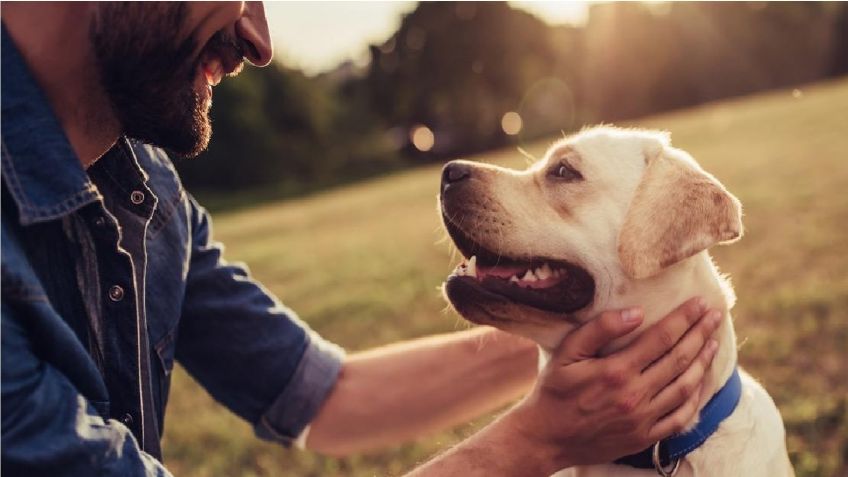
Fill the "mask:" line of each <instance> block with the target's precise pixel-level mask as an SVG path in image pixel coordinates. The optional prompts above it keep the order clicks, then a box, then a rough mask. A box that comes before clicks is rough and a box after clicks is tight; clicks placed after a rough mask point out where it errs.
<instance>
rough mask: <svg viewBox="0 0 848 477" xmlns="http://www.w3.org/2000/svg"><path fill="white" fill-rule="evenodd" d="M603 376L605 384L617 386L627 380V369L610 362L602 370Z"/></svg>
mask: <svg viewBox="0 0 848 477" xmlns="http://www.w3.org/2000/svg"><path fill="white" fill-rule="evenodd" d="M603 377H604V382H606V384H607V386H610V387H619V386H621V385H623V384H624V383H625V382H627V370H626V369H625V368H624V367H623V366H621V365H620V364H611V365H609V366H607V368H606V369H605V370H604V373H603Z"/></svg>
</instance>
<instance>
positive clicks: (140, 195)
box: [130, 190, 144, 205]
mask: <svg viewBox="0 0 848 477" xmlns="http://www.w3.org/2000/svg"><path fill="white" fill-rule="evenodd" d="M130 202H132V203H133V204H135V205H138V204H140V203H142V202H144V192H142V191H140V190H134V191H132V193H131V194H130Z"/></svg>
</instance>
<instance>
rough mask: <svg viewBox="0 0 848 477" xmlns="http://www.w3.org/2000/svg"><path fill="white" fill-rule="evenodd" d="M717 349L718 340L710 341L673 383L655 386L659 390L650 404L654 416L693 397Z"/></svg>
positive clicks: (656, 416) (657, 417) (663, 413)
mask: <svg viewBox="0 0 848 477" xmlns="http://www.w3.org/2000/svg"><path fill="white" fill-rule="evenodd" d="M717 349H718V342H716V341H710V342H709V343H707V344H706V345H705V346H704V347H703V349H701V352H700V353H699V354H698V358H697V359H696V360H695V362H694V363H692V365H691V366H689V369H687V370H686V371H685V372H684V373H683V374H681V375H680V376H678V377H677V379H675V380H674V382H673V383H671V384H669V385H668V386H663V387H658V388H655V389H657V390H658V391H659V392H658V393H657V394H656V395H655V396H654V397H653V399H651V403H650V405H649V406H650V408H649V409H650V410H649V412H650V415H651V416H654V419H659V418H660V417H662V416H665V415H667V414H669V413H670V412H672V411H674V410H675V409H677V408H678V407H679V406H681V405H682V404H683V403H685V402H686V401H687V400H688V399H689V398H691V397H692V395H693V394H694V393H695V391H696V390H697V389H699V388H700V387H701V385H702V383H703V380H704V375H705V374H706V372H707V369H709V367H710V363H712V360H713V357H715V353H716V350H717Z"/></svg>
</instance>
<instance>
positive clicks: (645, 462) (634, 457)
mask: <svg viewBox="0 0 848 477" xmlns="http://www.w3.org/2000/svg"><path fill="white" fill-rule="evenodd" d="M741 396H742V380H741V379H740V377H739V367H738V366H737V367H734V368H733V374H731V375H730V379H728V380H727V382H726V383H724V386H722V387H721V389H719V390H718V392H717V393H715V394H714V395H713V397H712V398H711V399H710V401H709V402H708V403H707V405H706V406H704V407H703V409H701V412H700V420H699V421H698V425H696V426H695V428H694V429H692V430H691V431H689V432H687V433H685V434H679V435H676V436H673V437H669V438H668V439H665V440H663V441H660V442H659V443H658V445H659V464H660V465H661V466H662V467H663V468H666V467H669V466H673V465H676V464H675V462H676V461H677V460H679V459H681V458H683V457H685V456H686V454H688V453H690V452H692V451H693V450H695V449H697V448H698V447H700V445H701V444H703V443H704V441H706V440H707V438H709V437H710V436H711V435H712V434H713V433H714V432H715V431H716V429H718V426H719V424H721V423H722V421H724V420H725V419H727V417H728V416H730V415H731V414H733V411H734V410H735V409H736V405H737V404H739V398H740V397H741ZM653 450H654V446H651V447H649V448H647V449H645V450H643V451H642V452H639V453H637V454H631V455H628V456H624V457H622V458H621V459H618V460H617V461H615V463H616V464H621V465H629V466H631V467H636V468H638V469H654V468H656V466H655V465H654V460H653ZM658 470H659V469H658Z"/></svg>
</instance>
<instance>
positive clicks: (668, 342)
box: [499, 299, 721, 473]
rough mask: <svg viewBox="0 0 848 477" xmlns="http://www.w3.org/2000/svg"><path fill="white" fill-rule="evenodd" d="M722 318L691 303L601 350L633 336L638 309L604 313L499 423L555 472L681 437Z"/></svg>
mask: <svg viewBox="0 0 848 477" xmlns="http://www.w3.org/2000/svg"><path fill="white" fill-rule="evenodd" d="M720 318H721V314H720V313H719V312H717V311H712V312H710V313H706V309H705V306H704V302H703V301H702V300H700V299H692V300H690V301H688V302H686V303H684V304H683V305H682V306H680V307H679V308H678V309H676V310H675V311H673V312H672V313H670V314H669V315H668V316H667V317H665V318H664V319H663V320H662V321H660V322H658V323H656V324H655V325H654V326H653V327H652V328H650V329H648V330H647V331H646V332H645V333H644V334H642V335H641V336H639V338H637V339H636V340H635V341H634V342H633V343H631V344H630V345H628V346H627V347H625V348H623V349H622V350H620V351H618V352H616V353H614V354H612V355H609V356H607V357H604V358H596V357H595V356H596V355H597V353H598V351H599V350H600V349H602V348H603V347H604V346H605V345H607V344H609V343H610V342H611V341H613V340H614V339H616V338H619V337H621V336H623V335H626V334H627V333H629V332H631V331H633V330H634V329H635V328H637V327H638V326H639V324H640V323H641V321H642V314H641V312H640V311H639V310H637V309H630V310H625V311H621V312H619V311H615V312H607V313H603V314H602V315H601V316H600V317H598V318H597V319H595V320H593V321H591V322H589V323H587V324H586V325H584V326H582V327H581V328H579V329H577V330H576V331H574V332H573V333H571V334H570V335H569V336H568V337H566V339H565V340H563V343H562V344H561V345H560V347H559V349H558V350H557V351H556V352H555V353H554V355H553V356H552V358H551V361H550V362H549V363H548V365H547V367H546V368H545V369H544V370H543V372H542V374H541V376H540V378H539V380H538V382H537V384H536V386H535V388H534V389H533V391H532V392H531V393H530V395H528V396H527V398H525V400H524V401H522V402H521V403H520V404H519V405H518V406H517V407H516V408H515V409H513V410H512V411H511V412H510V413H509V414H507V415H505V416H504V418H503V419H502V420H501V421H502V422H500V423H499V424H500V425H502V426H506V427H507V428H511V429H512V432H515V433H516V436H515V437H516V439H519V440H522V441H523V443H525V444H528V445H530V446H531V448H532V447H535V448H536V449H538V452H539V453H540V454H539V455H540V457H541V460H542V461H544V462H548V463H550V464H551V465H552V466H553V467H551V468H550V469H544V471H545V472H548V473H552V472H555V471H556V470H559V469H562V468H564V467H568V466H571V465H578V464H596V463H602V462H610V461H612V460H615V459H616V458H618V457H621V456H624V455H627V454H630V453H633V452H638V451H640V450H642V449H645V448H646V447H648V446H650V445H651V444H653V443H654V442H656V441H658V440H660V439H662V438H665V437H667V436H668V435H670V434H673V433H675V432H679V431H681V430H682V429H683V427H684V426H685V425H686V424H687V423H688V422H689V421H690V420H691V419H692V418H693V417H694V416H695V413H696V411H697V407H698V400H699V394H700V388H701V381H702V379H703V377H704V374H705V371H706V370H707V369H708V368H709V365H710V363H711V362H712V358H713V356H714V355H715V351H716V349H717V347H718V344H717V343H716V342H715V341H714V340H712V339H710V336H711V335H712V333H713V332H714V331H715V329H716V328H717V327H718V324H719V322H720V321H721V320H720Z"/></svg>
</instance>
